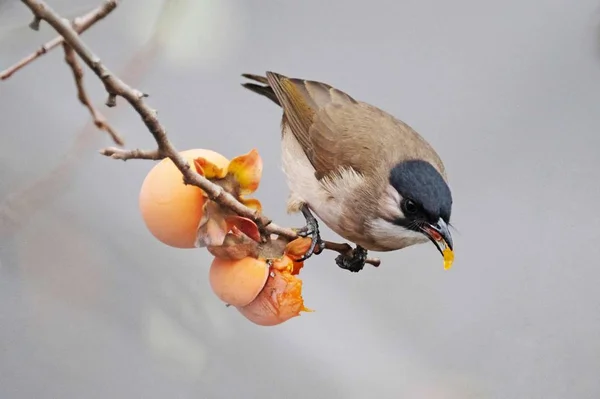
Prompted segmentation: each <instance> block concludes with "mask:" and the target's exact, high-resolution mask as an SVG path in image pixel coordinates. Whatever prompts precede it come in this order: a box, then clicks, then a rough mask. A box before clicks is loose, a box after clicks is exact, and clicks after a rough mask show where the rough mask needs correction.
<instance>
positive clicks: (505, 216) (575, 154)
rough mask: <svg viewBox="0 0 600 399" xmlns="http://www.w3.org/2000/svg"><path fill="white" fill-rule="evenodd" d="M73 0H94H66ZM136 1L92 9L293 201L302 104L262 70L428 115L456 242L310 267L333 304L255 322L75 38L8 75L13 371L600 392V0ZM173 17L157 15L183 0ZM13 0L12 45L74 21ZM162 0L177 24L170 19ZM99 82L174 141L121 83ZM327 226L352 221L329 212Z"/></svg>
mask: <svg viewBox="0 0 600 399" xmlns="http://www.w3.org/2000/svg"><path fill="white" fill-rule="evenodd" d="M49 3H50V4H51V5H52V6H53V7H55V8H56V9H57V10H58V11H60V12H63V13H64V15H66V16H68V17H74V16H76V15H80V14H83V13H84V12H86V11H88V10H89V9H90V8H92V7H94V6H96V5H97V4H98V2H96V1H95V0H80V1H75V0H60V1H59V0H50V1H49ZM164 7H165V4H163V2H162V1H161V0H146V1H141V0H139V1H125V2H123V4H122V5H121V6H119V7H118V8H117V10H116V11H115V12H114V13H113V14H112V15H111V16H110V17H108V19H106V20H105V21H103V22H101V23H99V24H97V25H96V26H95V27H93V28H92V29H91V30H89V31H88V32H87V33H85V34H84V37H85V40H86V41H87V43H88V44H89V45H90V46H91V47H92V48H93V49H94V50H95V51H96V52H97V54H98V55H100V57H101V58H102V60H103V61H105V62H106V64H107V65H108V67H109V68H111V69H112V70H114V71H115V72H117V73H119V74H120V76H122V77H123V78H125V79H126V80H127V81H128V82H130V83H131V84H132V85H134V86H136V87H137V88H139V89H140V90H142V91H144V92H148V93H150V98H149V99H148V102H149V104H150V105H151V106H153V107H155V108H157V109H158V110H159V116H160V119H161V121H162V122H163V123H164V124H165V125H166V126H167V128H168V130H169V134H170V136H171V139H172V141H173V143H174V144H175V146H176V147H177V148H178V149H180V150H183V149H187V148H193V147H202V148H210V149H214V150H216V151H219V152H221V153H223V154H224V155H226V156H228V157H233V156H235V155H239V154H242V153H246V152H247V151H249V150H250V149H251V148H254V147H255V148H257V149H258V150H259V152H260V153H261V155H262V157H263V159H264V162H265V172H264V178H263V181H262V183H261V186H260V188H259V190H258V192H257V194H256V196H257V197H258V198H259V199H260V200H261V201H262V202H263V204H264V206H265V208H266V210H267V212H268V214H269V216H271V217H273V218H274V219H276V220H277V222H278V223H280V224H284V225H289V226H299V225H301V224H302V222H303V219H302V218H301V216H288V215H286V214H285V199H286V197H287V188H286V186H285V182H284V180H283V174H282V172H281V169H280V161H279V157H280V153H279V142H278V138H279V120H280V119H279V118H280V110H279V109H277V107H276V106H274V105H273V104H272V103H270V102H269V101H267V100H265V99H261V98H259V97H258V96H256V95H254V94H252V93H250V92H248V91H246V90H244V89H243V88H242V87H241V86H240V85H239V84H240V82H241V81H242V79H241V77H240V76H239V75H240V74H241V73H244V72H250V73H264V71H265V70H273V71H276V72H280V73H283V74H286V75H290V76H296V77H303V78H310V79H315V80H321V81H325V82H328V83H330V84H332V85H334V86H336V87H338V88H340V89H342V90H344V91H347V92H348V93H350V94H351V95H353V96H354V97H356V98H358V99H361V100H363V101H367V102H370V103H373V104H375V105H377V106H380V107H381V108H383V109H385V110H387V111H389V112H391V113H392V114H394V115H396V116H397V117H399V118H401V119H402V120H404V121H405V122H407V123H409V124H410V125H412V126H413V127H414V128H415V129H416V130H417V131H419V132H420V133H421V134H422V135H423V136H425V137H426V139H427V140H429V141H430V142H431V143H432V144H433V145H434V146H435V148H436V149H437V150H438V152H439V153H440V154H441V156H442V158H443V159H444V162H445V164H446V166H447V169H448V172H449V176H450V182H451V186H452V189H453V195H454V201H455V205H454V213H453V223H454V225H455V226H456V229H457V231H456V232H455V233H454V234H455V243H456V244H455V246H456V262H455V264H454V267H453V268H452V270H450V271H444V270H443V269H442V260H441V259H440V256H439V254H438V253H437V251H436V250H435V249H434V247H433V246H432V245H430V244H425V245H422V246H418V247H414V248H410V249H406V250H403V251H400V252H397V253H387V254H382V255H381V258H382V260H383V265H382V266H381V267H380V268H378V269H376V268H372V267H367V268H365V270H363V271H362V272H361V273H358V274H351V273H348V272H346V271H343V270H340V269H338V268H337V267H336V266H335V263H334V257H335V255H334V254H333V253H325V254H323V255H321V256H319V257H317V258H315V259H313V260H312V261H311V262H310V263H308V264H307V267H305V269H304V271H303V273H302V275H301V277H302V278H303V281H304V285H305V288H304V297H305V300H306V304H307V306H309V307H311V308H313V309H315V310H316V312H315V313H312V314H303V315H302V316H301V317H299V318H296V319H293V320H291V321H289V322H287V323H285V324H283V325H281V326H277V327H271V328H264V327H258V326H255V325H253V324H251V323H250V322H248V321H247V320H246V319H244V318H243V317H242V316H241V315H240V314H238V313H237V311H235V310H234V309H231V308H229V309H228V308H226V307H225V306H224V305H223V303H221V302H220V301H219V300H218V299H217V298H216V297H215V296H214V295H213V294H212V292H211V290H210V288H209V285H208V280H207V273H208V266H209V262H210V259H211V258H210V257H209V256H208V253H207V252H206V251H204V250H177V249H172V248H169V247H166V246H165V245H162V244H161V243H159V242H158V241H157V240H155V239H154V238H153V237H152V236H151V235H150V233H149V232H148V231H147V230H146V229H145V227H144V225H143V222H142V220H141V217H140V214H139V210H138V204H137V196H138V192H139V188H140V185H141V183H142V180H143V178H144V176H145V174H146V173H147V172H148V170H150V168H151V167H152V163H151V162H150V161H138V160H133V161H128V162H126V163H123V162H120V161H114V160H110V159H106V158H103V157H102V156H100V155H99V154H98V150H99V149H100V148H103V147H105V146H109V145H112V143H111V142H110V140H109V139H108V138H107V136H106V135H105V134H104V133H103V132H99V131H97V130H95V129H94V128H93V127H91V128H90V126H89V115H88V112H87V110H86V109H85V108H83V107H82V106H81V105H80V104H79V103H78V102H77V100H76V97H75V88H74V84H73V80H72V76H71V72H70V71H69V69H68V68H67V67H66V66H65V64H64V62H63V54H62V51H61V49H60V48H59V49H57V50H56V51H54V52H52V53H51V54H48V55H46V56H44V57H43V58H42V59H40V60H38V61H37V62H35V63H34V64H31V65H29V66H28V67H26V68H25V69H23V70H21V71H19V72H18V73H16V74H15V75H14V76H13V77H12V78H10V79H9V80H7V81H4V82H0V128H1V129H0V131H1V133H0V397H2V398H167V397H168V398H308V397H315V398H367V397H368V396H369V395H373V397H378V398H419V399H420V398H427V399H429V398H431V399H442V398H443V399H458V398H461V399H462V398H507V399H516V398H545V399H546V398H582V399H583V398H586V399H587V398H590V399H592V398H599V397H600V377H599V371H600V292H599V290H598V283H599V281H600V267H599V266H598V258H599V256H600V249H599V247H597V246H596V244H597V243H598V238H599V233H598V228H599V227H600V218H599V215H598V204H599V203H600V188H599V187H600V184H599V181H600V180H599V179H600V172H599V171H598V169H599V168H600V158H599V156H598V148H599V146H600V110H599V108H598V106H599V104H600V41H599V38H600V28H599V27H600V3H599V2H598V1H597V0H578V1H577V2H573V1H568V0H547V1H543V2H542V1H534V0H508V1H503V2H500V1H495V2H482V1H475V0H455V1H452V2H449V1H443V0H421V1H415V0H399V1H395V2H392V1H389V2H383V1H369V2H358V1H330V2H325V1H304V2H292V1H289V2H284V1H262V2H245V1H234V0H227V1H225V0H202V1H199V0H172V1H170V2H169V4H167V6H166V8H164ZM161 15H162V17H159V16H161ZM29 21H30V14H29V12H28V10H27V9H26V8H25V7H24V6H23V5H22V4H21V3H20V2H19V1H16V0H9V1H7V0H3V1H1V2H0V69H4V68H6V67H8V66H10V65H11V64H12V63H14V62H16V61H17V60H19V59H20V58H21V57H23V56H25V55H27V54H29V53H30V52H31V51H33V50H35V49H36V48H37V47H38V46H39V45H41V44H42V43H44V42H45V41H47V40H49V39H50V38H52V37H54V36H55V35H54V33H53V31H52V30H51V29H50V28H49V27H48V26H47V25H45V24H42V29H41V30H40V32H34V31H32V30H30V29H28V28H27V24H28V23H29ZM157 23H158V25H157ZM86 85H87V87H88V90H89V93H90V95H91V96H92V97H93V100H94V101H95V103H97V104H99V106H100V107H101V108H100V109H101V110H102V111H103V112H105V113H106V114H107V115H108V116H109V118H110V120H111V122H112V123H113V125H115V126H116V127H117V128H118V129H119V130H120V131H121V133H122V134H123V135H124V136H125V138H126V141H127V146H128V147H130V148H135V147H140V148H152V147H153V146H154V144H153V141H152V138H151V136H150V135H149V133H148V132H147V131H146V130H145V128H144V126H143V125H142V123H141V121H140V119H139V116H137V114H135V113H134V112H133V110H132V109H131V108H130V107H129V106H128V105H127V104H126V103H125V102H124V101H122V100H121V99H119V101H118V102H119V104H118V107H117V108H116V109H110V110H107V109H106V107H104V106H103V105H102V104H103V103H104V100H105V98H106V95H105V93H104V91H103V88H102V86H101V84H100V83H99V81H98V80H97V79H96V78H95V77H94V76H92V74H91V73H90V71H88V70H87V69H86ZM324 235H325V236H326V237H328V238H331V239H337V237H336V236H334V235H333V233H332V232H331V231H329V230H327V229H325V232H324Z"/></svg>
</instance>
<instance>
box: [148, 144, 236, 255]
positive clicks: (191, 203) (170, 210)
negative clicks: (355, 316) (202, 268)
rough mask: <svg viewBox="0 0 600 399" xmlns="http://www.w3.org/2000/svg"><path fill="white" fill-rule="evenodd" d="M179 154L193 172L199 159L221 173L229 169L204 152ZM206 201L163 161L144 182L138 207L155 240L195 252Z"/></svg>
mask: <svg viewBox="0 0 600 399" xmlns="http://www.w3.org/2000/svg"><path fill="white" fill-rule="evenodd" d="M180 154H181V156H183V157H184V159H185V160H186V161H187V162H188V163H189V164H190V166H191V167H192V168H193V167H194V159H196V158H200V157H201V158H204V159H206V160H207V161H210V162H211V163H213V164H214V165H216V166H218V167H220V168H223V169H227V167H228V165H229V160H228V159H227V158H225V157H224V156H223V155H221V154H219V153H217V152H215V151H211V150H207V149H192V150H187V151H182V152H180ZM205 199H206V197H205V196H204V192H203V191H202V190H201V189H199V188H198V187H195V186H192V185H186V184H184V183H183V176H182V174H181V172H180V171H179V170H178V169H177V167H176V166H175V165H174V164H173V162H172V161H171V160H170V159H169V158H165V159H163V160H162V161H160V162H159V163H158V164H156V165H155V166H154V167H153V168H152V169H151V170H150V172H148V175H147V176H146V178H145V179H144V182H143V183H142V187H141V189H140V195H139V207H140V211H141V214H142V218H143V219H144V223H145V224H146V227H147V228H148V230H150V232H151V233H152V235H153V236H154V237H156V238H157V239H158V240H160V241H161V242H163V243H164V244H167V245H169V246H172V247H176V248H194V243H195V241H196V234H197V230H198V224H199V223H200V219H201V218H202V209H203V205H204V201H205Z"/></svg>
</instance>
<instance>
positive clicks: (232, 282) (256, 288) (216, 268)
mask: <svg viewBox="0 0 600 399" xmlns="http://www.w3.org/2000/svg"><path fill="white" fill-rule="evenodd" d="M268 277H269V266H268V265H267V262H265V261H264V260H262V259H256V258H253V257H251V256H247V257H245V258H242V259H237V260H235V259H224V258H218V257H216V258H215V259H214V260H213V262H212V264H211V265H210V270H209V274H208V278H209V283H210V286H211V288H212V290H213V292H214V293H215V294H216V295H217V297H219V299H221V300H222V301H223V302H225V303H228V304H230V305H232V306H236V307H237V306H245V305H248V304H249V303H250V302H252V301H253V300H254V299H255V298H256V297H257V296H258V294H259V293H260V292H261V290H262V289H263V287H264V286H265V284H266V282H267V279H268Z"/></svg>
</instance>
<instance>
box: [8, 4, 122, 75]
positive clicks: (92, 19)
mask: <svg viewBox="0 0 600 399" xmlns="http://www.w3.org/2000/svg"><path fill="white" fill-rule="evenodd" d="M118 4H119V2H118V0H105V1H104V2H103V3H102V5H100V6H99V7H97V8H95V9H93V10H92V11H90V12H89V13H87V14H85V15H83V16H81V17H78V18H75V20H74V21H73V29H74V30H75V32H77V33H79V34H81V33H83V32H85V31H86V30H88V29H89V28H90V27H91V26H93V25H94V24H95V23H96V22H98V21H100V20H102V19H104V17H106V16H107V15H108V14H110V13H111V12H112V11H113V10H114V9H115V8H117V5H118ZM32 28H35V26H32ZM64 41H65V39H64V37H62V36H57V37H55V38H54V39H52V40H50V41H49V42H48V43H46V44H44V45H43V46H42V47H40V48H39V49H37V50H36V51H35V52H34V53H32V54H30V55H28V56H27V57H25V58H23V59H22V60H20V61H19V62H17V63H16V64H14V65H13V66H11V67H9V68H7V69H5V70H4V71H2V72H0V80H6V79H8V78H10V77H11V76H12V75H13V74H14V73H15V72H17V71H18V70H20V69H21V68H23V67H25V66H27V65H29V64H30V63H31V62H33V61H35V60H37V59H38V58H39V57H41V56H43V55H44V54H46V53H47V52H49V51H50V50H52V49H54V48H55V47H57V46H59V45H61V44H63V43H64Z"/></svg>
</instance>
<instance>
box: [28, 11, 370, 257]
mask: <svg viewBox="0 0 600 399" xmlns="http://www.w3.org/2000/svg"><path fill="white" fill-rule="evenodd" d="M21 1H22V2H23V3H25V5H27V7H29V9H30V10H31V11H32V13H33V15H34V16H35V17H36V18H37V19H41V20H44V21H46V22H47V23H48V24H50V25H51V26H52V27H53V28H54V29H55V30H56V31H57V32H58V33H59V34H60V35H62V36H63V37H64V39H65V42H66V43H68V44H69V45H70V46H71V47H72V48H73V50H74V51H75V52H76V53H77V54H78V55H79V57H80V58H81V59H82V60H83V61H84V62H85V63H86V64H87V65H88V66H89V67H90V69H92V71H94V73H95V74H96V75H97V76H98V77H99V78H100V80H102V82H103V83H104V86H105V88H106V91H107V92H108V100H107V105H108V106H114V105H116V97H122V98H124V99H125V100H126V101H127V102H129V104H130V105H131V106H132V107H133V108H134V109H135V110H136V111H137V113H138V114H139V115H140V117H141V118H142V121H143V122H144V124H145V125H146V127H147V128H148V130H149V131H150V133H151V134H152V136H153V137H154V139H155V141H156V143H157V145H158V149H157V154H156V155H158V154H161V155H164V156H165V158H169V159H171V161H173V163H174V164H175V166H176V167H177V168H178V169H179V170H180V171H181V173H182V175H183V182H184V183H185V184H190V185H194V186H196V187H199V188H201V189H202V190H203V191H204V192H205V193H206V195H207V196H208V197H209V198H210V199H211V200H213V201H215V202H217V203H218V204H220V205H222V206H224V207H226V208H229V209H230V210H232V211H233V212H235V213H236V214H238V215H240V216H243V217H246V218H248V219H251V220H252V221H254V222H255V223H256V224H257V226H258V227H259V229H260V230H261V231H262V232H264V233H265V234H267V235H269V234H276V235H278V236H282V237H285V238H287V239H295V238H297V237H298V234H297V233H296V232H295V231H294V230H292V229H289V228H285V227H281V226H278V225H276V224H275V223H272V221H271V220H270V219H269V218H268V217H266V216H265V215H263V214H262V213H261V212H260V211H258V210H254V209H251V208H248V207H246V206H245V205H243V204H242V203H240V202H239V201H237V200H236V198H235V197H234V196H233V195H231V194H230V193H228V192H227V191H226V190H225V189H223V188H222V187H220V186H218V185H217V184H214V183H212V182H211V181H210V180H208V179H206V178H205V177H204V176H201V175H200V174H198V173H196V171H194V170H193V169H192V168H191V167H190V165H189V164H188V162H187V161H186V160H185V159H184V158H183V157H182V156H181V155H180V154H179V152H178V151H177V149H176V148H175V147H174V146H173V144H172V143H171V142H170V140H169V139H168V137H167V132H166V129H165V128H164V126H163V125H162V124H161V123H160V121H159V120H158V118H157V113H156V110H154V109H152V108H150V107H149V106H148V105H147V104H146V103H145V101H144V98H145V97H147V95H146V94H144V93H142V92H140V91H139V90H136V89H134V88H132V87H130V86H129V85H127V84H126V83H125V82H123V81H122V80H121V79H119V77H117V76H116V75H115V74H114V73H113V72H111V71H110V70H109V69H108V68H107V67H106V66H105V65H104V64H103V63H102V62H101V60H100V58H99V57H98V56H97V55H96V54H94V52H93V51H92V50H91V49H90V48H89V47H88V46H87V45H86V44H85V43H84V42H83V41H82V40H81V38H80V37H79V35H78V33H77V32H76V31H75V30H74V29H73V27H72V26H71V24H69V23H68V22H67V21H65V20H64V19H63V18H62V17H61V16H60V15H58V14H57V13H56V12H55V11H54V10H53V9H52V8H50V6H48V4H46V3H45V2H44V1H43V0H21ZM134 151H135V150H134ZM108 152H110V151H108ZM143 153H144V154H145V155H148V154H149V153H148V152H143ZM115 154H116V153H115V152H112V154H111V156H114V155H115ZM150 155H155V154H150ZM131 158H133V157H129V158H127V159H131ZM340 245H343V244H340ZM346 245H347V244H346ZM338 252H339V251H338ZM346 252H347V251H346ZM374 262H375V264H376V263H377V262H378V261H377V260H373V259H369V260H368V263H371V264H374Z"/></svg>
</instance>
